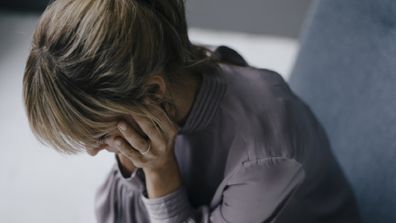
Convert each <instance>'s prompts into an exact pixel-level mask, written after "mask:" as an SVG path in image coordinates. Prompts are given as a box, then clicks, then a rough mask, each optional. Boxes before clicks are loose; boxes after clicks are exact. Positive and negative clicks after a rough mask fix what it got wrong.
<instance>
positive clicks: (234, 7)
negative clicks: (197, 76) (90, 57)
mask: <svg viewBox="0 0 396 223" xmlns="http://www.w3.org/2000/svg"><path fill="white" fill-rule="evenodd" d="M185 1H186V8H187V17H188V21H189V24H190V25H191V26H193V27H200V28H207V29H216V30H231V31H242V32H249V33H259V34H271V35H281V36H286V37H292V38H295V37H297V36H298V34H299V32H300V30H301V25H302V22H303V19H304V17H305V15H306V12H307V10H308V8H309V5H310V3H311V2H312V1H313V0H245V1H242V0H185ZM48 2H49V0H0V9H1V10H3V11H4V10H18V11H21V10H22V11H36V12H41V11H42V10H43V9H44V8H45V6H46V5H47V4H48Z"/></svg>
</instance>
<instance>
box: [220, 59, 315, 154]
mask: <svg viewBox="0 0 396 223" xmlns="http://www.w3.org/2000/svg"><path fill="white" fill-rule="evenodd" d="M222 70H223V72H222V75H223V76H224V78H225V79H226V82H227V85H228V87H227V89H228V90H227V92H226V94H225V98H224V100H223V104H222V105H221V109H220V110H221V111H222V112H223V113H224V114H226V115H225V117H227V119H229V120H227V121H229V123H231V124H232V125H233V126H234V129H235V130H237V132H236V133H235V134H240V135H242V136H240V138H241V139H242V140H243V141H244V142H245V143H249V146H246V147H245V149H244V150H246V152H247V153H249V157H250V158H249V159H251V160H254V159H265V158H271V157H287V158H291V159H298V160H301V157H303V156H304V153H306V152H307V150H305V149H306V148H305V146H304V144H306V143H305V142H308V141H310V140H312V139H311V138H310V137H314V136H315V128H316V125H315V124H314V122H315V121H314V119H315V117H313V116H314V115H313V114H312V112H311V111H310V109H309V107H308V106H307V105H306V104H305V103H304V102H303V101H302V100H301V99H300V98H299V97H297V96H296V95H295V94H294V93H293V91H292V90H291V89H290V87H289V86H288V84H287V82H286V81H285V80H284V78H283V77H282V76H281V75H280V74H279V73H277V72H275V71H272V70H268V69H263V68H255V67H250V66H236V65H230V64H222ZM306 145H308V144H306ZM234 149H241V148H234Z"/></svg>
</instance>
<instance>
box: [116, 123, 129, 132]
mask: <svg viewBox="0 0 396 223" xmlns="http://www.w3.org/2000/svg"><path fill="white" fill-rule="evenodd" d="M118 128H119V129H121V130H122V131H125V130H126V129H127V126H126V124H125V123H124V122H120V123H118Z"/></svg>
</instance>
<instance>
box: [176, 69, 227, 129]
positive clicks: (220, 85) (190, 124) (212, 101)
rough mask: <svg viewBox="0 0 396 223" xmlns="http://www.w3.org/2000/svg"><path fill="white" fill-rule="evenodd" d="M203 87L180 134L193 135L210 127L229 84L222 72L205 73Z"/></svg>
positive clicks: (200, 88)
mask: <svg viewBox="0 0 396 223" xmlns="http://www.w3.org/2000/svg"><path fill="white" fill-rule="evenodd" d="M202 77H203V78H202V82H201V86H200V87H199V90H198V93H197V95H196V97H195V100H194V102H193V104H192V106H191V108H190V112H189V114H188V116H187V119H186V121H185V123H184V124H183V125H182V126H181V128H180V130H179V133H181V134H184V133H192V132H195V131H198V130H201V129H203V128H205V127H206V126H208V125H209V124H210V122H211V120H212V119H213V117H214V114H215V113H216V110H217V107H219V104H220V101H221V100H222V98H223V96H224V94H225V92H226V89H227V83H226V81H225V79H224V77H223V74H222V73H221V71H220V72H211V73H203V75H202Z"/></svg>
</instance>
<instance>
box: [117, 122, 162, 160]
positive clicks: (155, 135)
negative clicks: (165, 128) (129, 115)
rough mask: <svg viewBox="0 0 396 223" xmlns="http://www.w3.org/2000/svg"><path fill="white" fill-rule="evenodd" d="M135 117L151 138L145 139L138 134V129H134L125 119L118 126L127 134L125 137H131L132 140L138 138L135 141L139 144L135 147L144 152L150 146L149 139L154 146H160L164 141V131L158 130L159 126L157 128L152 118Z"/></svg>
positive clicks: (122, 132)
mask: <svg viewBox="0 0 396 223" xmlns="http://www.w3.org/2000/svg"><path fill="white" fill-rule="evenodd" d="M133 117H134V118H135V120H136V122H137V123H138V125H139V126H140V128H141V129H142V130H143V132H144V133H145V134H146V135H147V137H148V138H149V140H145V139H143V137H141V136H139V135H138V134H136V131H134V130H132V128H131V127H130V126H129V125H127V123H126V122H125V121H120V122H119V123H118V128H119V129H120V132H121V134H123V135H124V136H125V138H130V139H131V141H134V140H137V142H135V143H134V144H135V145H136V144H139V145H136V146H134V147H135V148H138V149H139V151H142V152H143V151H145V149H146V148H147V146H148V143H147V141H150V142H151V143H152V144H153V145H154V146H160V145H161V144H162V143H163V141H164V138H163V135H162V134H163V133H162V132H161V131H158V130H157V128H155V126H154V123H153V122H152V121H151V120H149V119H147V118H145V117H142V116H133ZM125 126H126V130H123V128H124V127H125ZM137 137H140V139H138V138H137ZM129 141H130V140H128V142H129ZM131 145H132V144H131Z"/></svg>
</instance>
